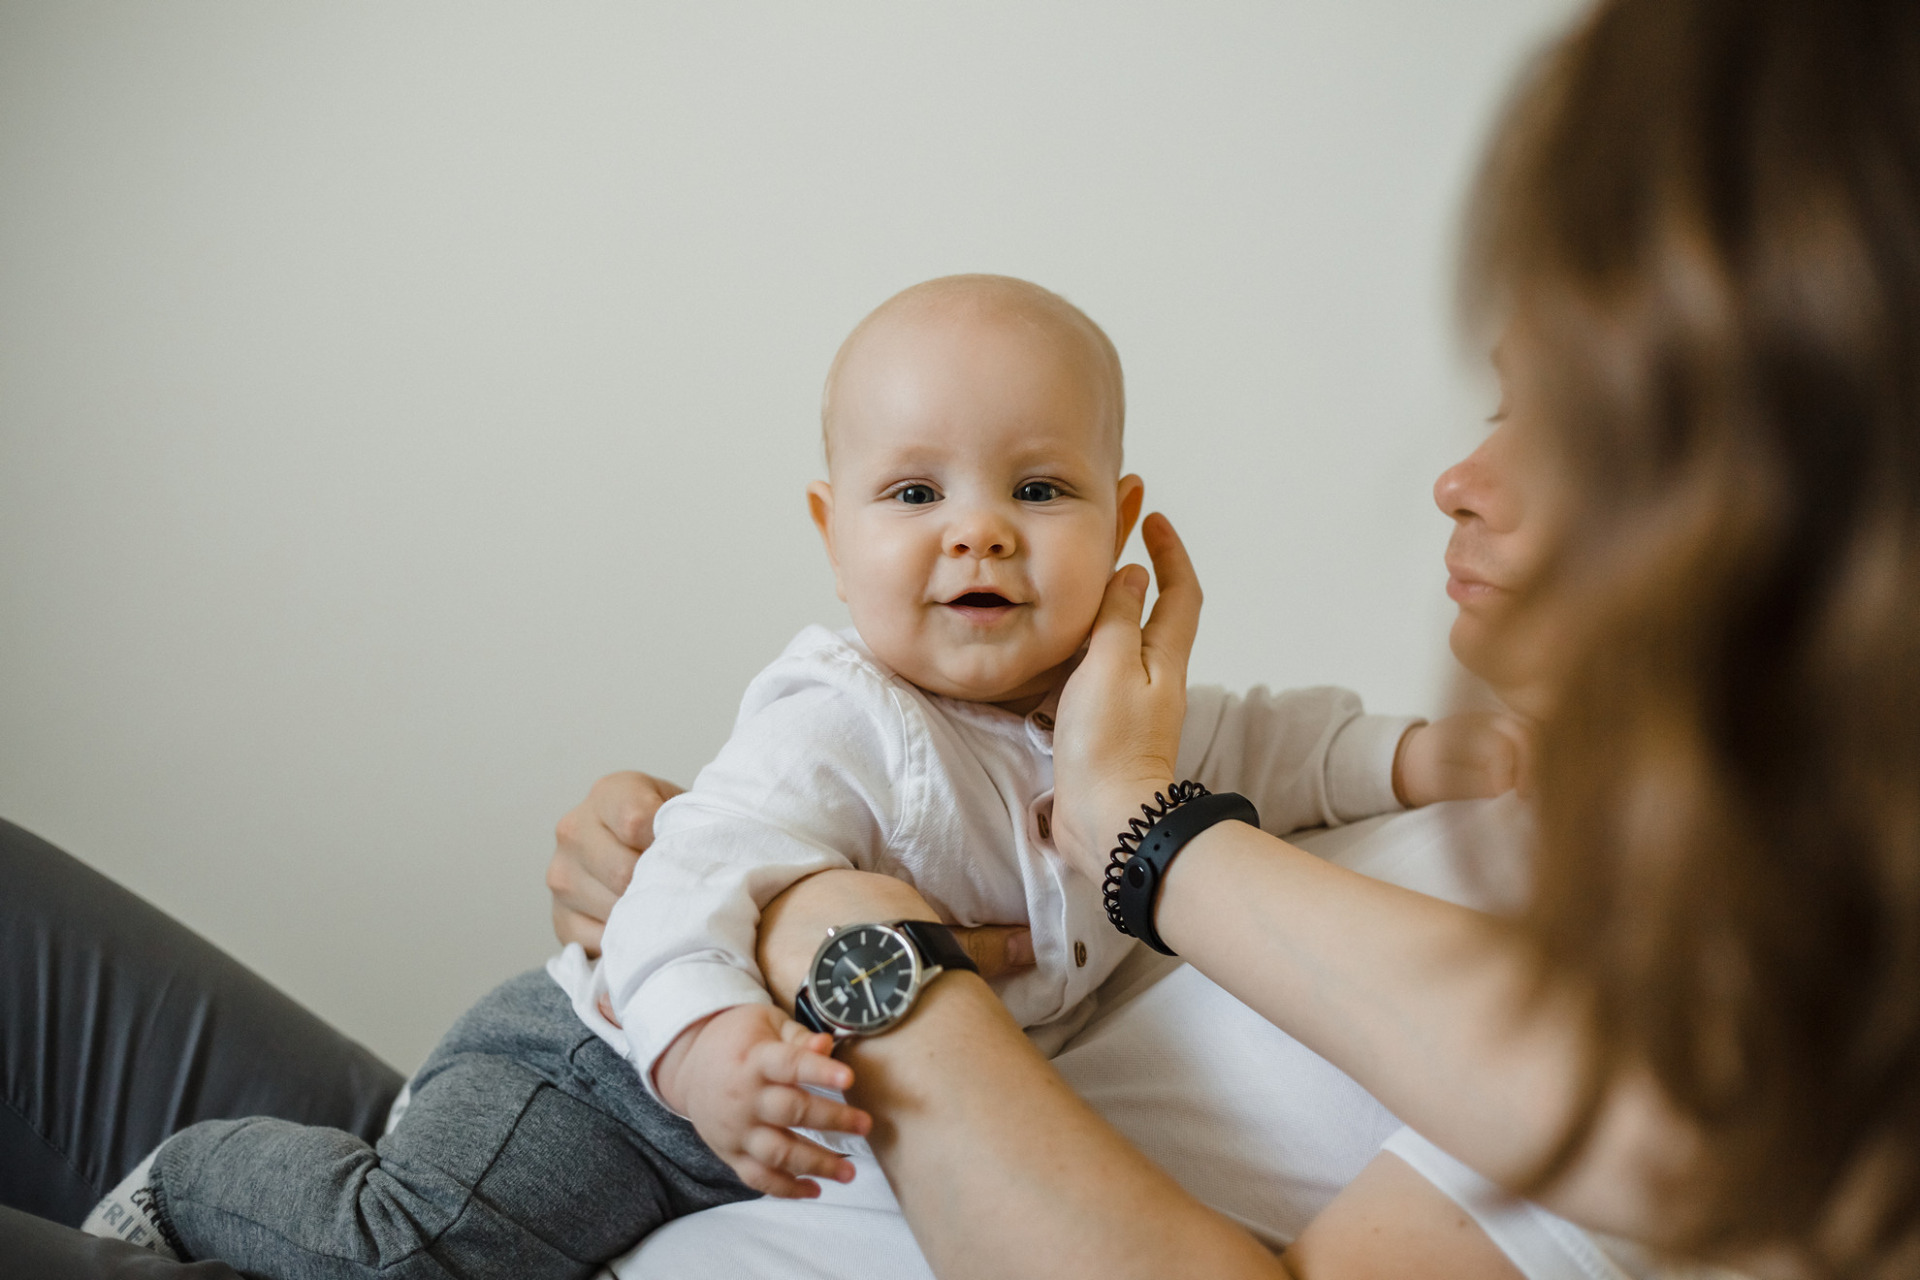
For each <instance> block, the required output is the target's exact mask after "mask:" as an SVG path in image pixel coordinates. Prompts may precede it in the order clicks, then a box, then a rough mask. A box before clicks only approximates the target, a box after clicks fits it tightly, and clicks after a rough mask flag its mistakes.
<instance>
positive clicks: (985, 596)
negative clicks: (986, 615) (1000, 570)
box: [947, 591, 1013, 609]
mask: <svg viewBox="0 0 1920 1280" xmlns="http://www.w3.org/2000/svg"><path fill="white" fill-rule="evenodd" d="M947 603H948V604H949V605H952V606H953V607H954V608H956V609H1011V608H1013V601H1011V600H1009V599H1007V598H1006V597H1005V596H1003V595H1001V594H1000V593H999V592H998V591H969V592H967V594H965V595H963V596H955V597H954V598H953V599H951V600H949V601H947Z"/></svg>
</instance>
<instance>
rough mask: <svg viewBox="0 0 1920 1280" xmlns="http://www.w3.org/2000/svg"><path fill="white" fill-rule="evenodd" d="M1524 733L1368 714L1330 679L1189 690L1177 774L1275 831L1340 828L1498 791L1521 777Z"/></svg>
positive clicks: (1483, 719)
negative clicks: (1243, 807)
mask: <svg viewBox="0 0 1920 1280" xmlns="http://www.w3.org/2000/svg"><path fill="white" fill-rule="evenodd" d="M1525 756H1526V734H1525V730H1524V729H1523V727H1522V726H1521V722H1520V721H1519V720H1518V719H1517V718H1515V717H1513V716H1510V715H1496V714H1489V713H1485V712H1468V713H1464V714H1461V715H1454V716H1449V717H1447V718H1446V719H1444V720H1439V721H1436V722H1434V723H1432V724H1427V723H1426V722H1424V721H1420V720H1416V719H1413V718H1412V717H1408V716H1382V715H1368V714H1367V713H1366V711H1365V709H1364V708H1363V707H1362V705H1361V702H1360V698H1359V695H1357V694H1354V693H1351V692H1349V691H1348V690H1345V689H1337V688H1331V687H1320V688H1309V689H1288V690H1285V691H1282V692H1279V693H1275V692H1272V691H1270V690H1268V689H1267V688H1265V687H1264V686H1262V687H1258V688H1254V689H1250V690H1248V691H1247V692H1246V693H1243V694H1229V693H1227V692H1225V691H1224V690H1221V689H1219V688H1215V687H1211V686H1197V687H1194V688H1190V689H1189V690H1188V691H1187V710H1186V718H1185V721H1184V723H1183V724H1182V726H1181V734H1180V758H1179V762H1178V773H1179V776H1181V777H1184V778H1193V779H1196V780H1198V781H1200V782H1202V783H1205V784H1206V786H1207V787H1209V788H1210V789H1212V790H1214V791H1238V792H1241V793H1242V794H1244V795H1245V796H1246V797H1247V798H1248V799H1250V800H1252V801H1253V803H1254V806H1255V807H1256V808H1258V809H1259V810H1260V825H1261V827H1262V828H1263V829H1265V830H1267V831H1269V832H1272V833H1273V834H1275V835H1285V834H1286V833H1288V832H1291V831H1298V830H1300V829H1302V828H1305V827H1319V826H1338V825H1339V824H1341V823H1343V822H1358V821H1359V820H1361V819H1362V818H1370V817H1373V816H1374V815H1375V814H1381V813H1390V812H1393V811H1394V810H1396V809H1400V808H1417V807H1418V806H1420V805H1426V804H1432V803H1434V802H1435V801H1438V800H1465V799H1473V798H1478V797H1484V796H1496V795H1499V794H1501V793H1502V792H1504V791H1507V790H1510V789H1511V788H1513V787H1514V786H1515V785H1516V784H1518V783H1519V782H1520V781H1521V776H1522V775H1523V774H1524V771H1525Z"/></svg>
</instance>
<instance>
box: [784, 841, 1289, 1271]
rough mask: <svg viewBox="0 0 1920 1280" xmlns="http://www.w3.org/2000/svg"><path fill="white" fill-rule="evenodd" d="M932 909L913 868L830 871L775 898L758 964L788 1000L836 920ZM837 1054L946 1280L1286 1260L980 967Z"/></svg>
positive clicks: (884, 1162)
mask: <svg viewBox="0 0 1920 1280" xmlns="http://www.w3.org/2000/svg"><path fill="white" fill-rule="evenodd" d="M932 915H933V913H932V912H931V911H929V910H928V909H927V905H926V903H925V902H924V901H923V900H921V898H920V896H919V895H918V894H917V893H915V892H914V890H913V889H912V887H911V886H909V885H907V884H906V883H904V882H902V881H899V880H894V879H892V878H890V877H886V876H874V875H866V874H863V873H860V872H853V871H829V872H823V873H821V874H820V875H817V876H814V877H812V878H811V879H808V880H804V881H802V882H801V883H800V884H799V885H796V886H795V887H794V888H792V889H789V890H788V891H787V892H786V893H784V894H782V895H781V896H780V897H778V898H776V899H774V901H773V902H771V903H769V904H768V906H767V910H766V912H765V914H764V915H763V916H762V918H761V930H760V965H761V971H762V972H763V973H764V974H765V975H766V978H767V985H768V987H769V989H770V990H771V991H772V993H773V996H774V999H775V1000H776V1001H778V1002H780V1003H781V1004H782V1005H783V1006H791V1004H792V1003H793V997H794V994H795V992H796V991H797V990H798V988H799V985H800V981H801V979H802V977H803V976H804V974H805V973H806V970H807V967H808V964H809V962H810V961H811V958H812V955H813V950H814V948H815V946H816V945H817V944H818V941H819V939H820V938H822V937H823V936H825V933H826V930H827V928H828V927H829V926H835V925H845V924H849V923H852V922H855V921H859V920H901V919H930V918H932ZM839 1052H840V1056H841V1057H842V1058H844V1060H845V1061H846V1062H847V1063H848V1064H849V1065H850V1066H852V1067H853V1070H854V1087H853V1088H852V1089H851V1090H850V1091H849V1093H848V1101H850V1102H852V1103H853V1104H854V1105H856V1106H859V1107H861V1108H863V1109H865V1110H866V1111H867V1112H868V1113H869V1114H871V1115H872V1116H873V1119H874V1129H873V1132H872V1133H871V1134H870V1135H869V1141H870V1142H871V1143H872V1145H873V1148H874V1151H875V1153H876V1154H877V1155H878V1156H879V1158H880V1163H881V1166H882V1167H883V1168H885V1169H886V1171H887V1176H888V1178H889V1179H890V1180H891V1182H892V1184H893V1188H894V1192H895V1194H896V1195H897V1196H898V1197H899V1200H900V1205H901V1208H902V1209H903V1210H904V1211H905V1213H906V1216H907V1221H908V1222H909V1223H910V1224H912V1227H913V1232H914V1236H915V1237H916V1238H917V1239H918V1240H919V1242H920V1245H921V1247H922V1249H923V1250H925V1252H926V1255H927V1260H928V1261H929V1262H930V1263H931V1264H932V1266H933V1270H934V1273H935V1274H936V1275H938V1276H940V1277H941V1280H957V1278H958V1277H969V1276H981V1277H996V1278H1000V1277H1018V1276H1036V1277H1037V1276H1047V1277H1066V1278H1068V1280H1073V1278H1076V1277H1085V1278H1086V1280H1106V1278H1107V1277H1132V1276H1139V1277H1142V1280H1146V1278H1148V1277H1152V1278H1153V1280H1163V1278H1164V1277H1166V1276H1169V1275H1208V1276H1219V1277H1223V1278H1225V1280H1239V1278H1241V1277H1246V1278H1249V1280H1251V1278H1253V1277H1260V1278H1262V1280H1269V1278H1271V1277H1278V1276H1285V1275H1286V1274H1287V1273H1286V1272H1285V1271H1284V1270H1282V1269H1280V1265H1279V1263H1278V1262H1277V1261H1276V1260H1275V1259H1274V1258H1273V1257H1272V1256H1271V1255H1270V1254H1268V1253H1267V1252H1266V1251H1265V1250H1264V1249H1263V1248H1261V1246H1260V1245H1259V1243H1258V1242H1256V1241H1255V1240H1254V1239H1253V1237H1251V1236H1249V1235H1248V1234H1247V1233H1246V1232H1244V1231H1242V1230H1241V1229H1240V1228H1239V1227H1237V1226H1235V1225H1234V1224H1233V1223H1231V1222H1229V1221H1228V1220H1227V1219H1225V1218H1223V1217H1221V1216H1220V1215H1218V1214H1216V1213H1214V1212H1213V1211H1212V1210H1210V1209H1207V1208H1205V1207H1204V1206H1202V1205H1201V1204H1200V1203H1199V1202H1198V1201H1196V1200H1194V1199H1193V1198H1192V1197H1191V1196H1189V1195H1187V1193H1186V1192H1185V1191H1183V1190H1181V1188H1180V1186H1179V1185H1178V1184H1177V1183H1175V1182H1174V1181H1173V1180H1172V1179H1171V1178H1170V1177H1168V1176H1167V1175H1166V1174H1165V1173H1163V1172H1162V1171H1161V1170H1160V1169H1159V1168H1157V1167H1156V1166H1155V1165H1154V1164H1152V1163H1151V1162H1150V1161H1149V1160H1147V1159H1146V1157H1144V1156H1142V1155H1141V1154H1140V1153H1139V1152H1138V1151H1136V1150H1134V1149H1133V1148H1132V1147H1131V1146H1129V1145H1128V1144H1127V1142H1126V1140H1125V1139H1124V1138H1122V1137H1121V1136H1120V1135H1119V1134H1118V1133H1116V1132H1115V1131H1114V1130H1113V1129H1112V1128H1110V1127H1109V1126H1108V1125H1107V1123H1106V1122H1105V1121H1104V1120H1102V1119H1101V1118H1100V1117H1099V1116H1098V1115H1096V1114H1094V1112H1093V1111H1092V1110H1091V1109H1089V1108H1088V1106H1087V1105H1086V1103H1084V1102H1082V1101H1081V1100H1080V1099H1079V1097H1077V1096H1076V1095H1075V1094H1074V1093H1073V1091H1072V1090H1070V1089H1068V1088H1067V1086H1066V1084H1065V1083H1064V1082H1063V1081H1062V1080H1061V1079H1060V1077H1059V1075H1058V1074H1057V1073H1056V1072H1055V1071H1054V1070H1053V1068H1052V1067H1050V1066H1048V1065H1047V1063H1046V1062H1045V1060H1043V1059H1042V1058H1041V1057H1040V1055H1039V1054H1038V1053H1037V1052H1036V1051H1035V1050H1034V1048H1033V1046H1032V1044H1031V1043H1029V1042H1028V1040H1027V1037H1026V1036H1025V1035H1024V1034H1023V1033H1022V1032H1021V1030H1020V1028H1019V1026H1018V1025H1017V1024H1016V1023H1015V1022H1014V1021H1013V1019H1012V1017H1011V1016H1009V1015H1008V1013H1007V1010H1006V1007H1005V1006H1004V1005H1002V1004H1001V1003H1000V1001H999V998H998V997H996V996H995V995H994V994H993V991H992V989H991V988H990V987H988V986H987V984H986V983H985V982H983V981H981V980H980V979H979V978H977V977H975V976H974V975H972V974H969V973H950V974H943V975H942V976H940V977H939V978H937V979H935V980H934V981H933V982H932V983H931V984H929V985H928V986H927V987H926V989H925V991H924V993H923V994H922V996H921V998H920V1001H919V1003H918V1004H917V1005H916V1006H915V1008H914V1010H913V1013H912V1015H911V1016H910V1017H908V1018H907V1020H906V1021H905V1022H904V1023H902V1024H901V1025H900V1026H898V1027H896V1028H895V1029H894V1030H892V1031H889V1032H888V1033H887V1034H885V1035H883V1036H876V1037H874V1038H872V1039H867V1040H854V1041H850V1042H848V1043H847V1044H845V1045H843V1046H842V1047H841V1049H840V1051H839Z"/></svg>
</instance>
